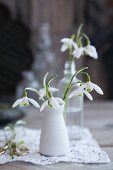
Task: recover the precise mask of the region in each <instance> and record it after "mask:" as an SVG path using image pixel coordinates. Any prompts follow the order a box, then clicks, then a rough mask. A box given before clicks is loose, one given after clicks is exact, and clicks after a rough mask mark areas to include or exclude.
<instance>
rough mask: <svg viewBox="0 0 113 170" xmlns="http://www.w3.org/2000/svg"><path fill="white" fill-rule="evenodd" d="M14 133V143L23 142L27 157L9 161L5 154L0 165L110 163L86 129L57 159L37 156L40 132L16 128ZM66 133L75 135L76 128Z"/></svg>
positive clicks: (0, 133)
mask: <svg viewBox="0 0 113 170" xmlns="http://www.w3.org/2000/svg"><path fill="white" fill-rule="evenodd" d="M16 131H17V136H16V141H20V140H23V141H24V142H25V144H26V146H27V147H28V148H29V150H30V151H29V153H28V154H27V155H24V156H15V157H14V159H11V157H10V156H9V155H8V154H7V153H5V154H2V155H0V164H4V163H7V162H12V161H24V162H31V163H35V164H38V165H49V164H54V163H58V162H76V163H84V164H89V163H109V162H110V159H109V157H108V155H107V154H106V152H104V151H103V150H102V149H101V148H100V147H99V145H98V143H97V142H96V141H95V139H93V138H92V135H91V133H90V131H89V130H88V129H87V128H84V129H83V131H82V138H81V139H80V140H77V139H76V140H74V139H73V140H71V141H70V152H69V153H68V154H67V155H65V156H59V157H47V156H44V155H40V154H39V152H38V150H39V139H40V130H36V129H28V128H25V129H24V131H23V130H22V129H20V128H17V129H16ZM68 131H69V133H70V134H71V135H76V133H77V132H78V127H72V128H71V129H70V128H69V129H68ZM3 144H4V133H3V130H0V146H3Z"/></svg>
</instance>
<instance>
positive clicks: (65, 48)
mask: <svg viewBox="0 0 113 170" xmlns="http://www.w3.org/2000/svg"><path fill="white" fill-rule="evenodd" d="M67 49H68V46H67V45H66V44H63V45H62V46H61V49H60V51H61V52H64V51H66V50H67Z"/></svg>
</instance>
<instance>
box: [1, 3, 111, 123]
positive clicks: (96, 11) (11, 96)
mask: <svg viewBox="0 0 113 170" xmlns="http://www.w3.org/2000/svg"><path fill="white" fill-rule="evenodd" d="M81 22H82V23H83V24H84V27H83V31H84V32H86V33H87V35H88V36H89V37H90V39H91V42H92V44H93V45H94V46H96V48H97V51H98V54H99V59H98V60H94V59H91V58H90V57H88V56H87V57H85V56H84V57H83V58H81V59H80V60H78V61H77V63H76V65H77V68H78V69H79V68H81V67H83V66H88V67H89V73H90V75H91V78H92V81H93V82H95V83H96V84H98V85H100V86H101V87H102V89H103V91H104V96H100V95H97V94H94V96H95V100H112V99H113V88H112V87H113V0H99V1H98V0H85V1H84V0H0V122H1V123H3V122H7V121H9V120H12V119H17V118H19V117H20V116H22V115H23V112H22V111H21V115H20V110H19V111H17V110H16V111H15V110H14V111H12V109H10V108H11V105H12V103H13V102H14V101H15V99H16V98H18V97H21V96H22V91H23V89H24V88H25V87H26V86H31V87H34V88H39V87H40V84H41V81H42V77H43V75H44V74H45V73H46V72H47V71H49V72H50V73H52V75H53V74H59V75H60V76H59V78H61V77H62V76H63V68H64V62H65V61H66V60H67V56H66V53H64V54H63V53H61V52H60V47H61V42H60V39H61V38H63V37H69V36H70V35H71V34H72V33H74V32H76V31H77V29H78V27H79V25H80V23H81ZM56 83H57V82H56ZM34 97H35V98H36V96H35V94H34ZM9 110H10V111H9ZM12 112H16V114H15V116H14V113H12Z"/></svg>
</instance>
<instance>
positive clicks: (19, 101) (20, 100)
mask: <svg viewBox="0 0 113 170" xmlns="http://www.w3.org/2000/svg"><path fill="white" fill-rule="evenodd" d="M22 101H23V98H22V99H18V100H16V101H15V102H14V104H13V105H12V108H14V107H16V106H17V105H19V104H20V103H21V102H22Z"/></svg>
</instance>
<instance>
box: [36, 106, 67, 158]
mask: <svg viewBox="0 0 113 170" xmlns="http://www.w3.org/2000/svg"><path fill="white" fill-rule="evenodd" d="M63 110H64V105H60V107H59V108H58V109H54V108H50V107H49V106H48V107H46V108H45V109H44V111H43V112H44V120H43V126H42V131H41V136H40V145H39V152H40V153H41V154H43V155H48V156H62V155H66V154H67V153H68V152H69V138H68V133H67V128H66V125H65V121H64V117H63Z"/></svg>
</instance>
